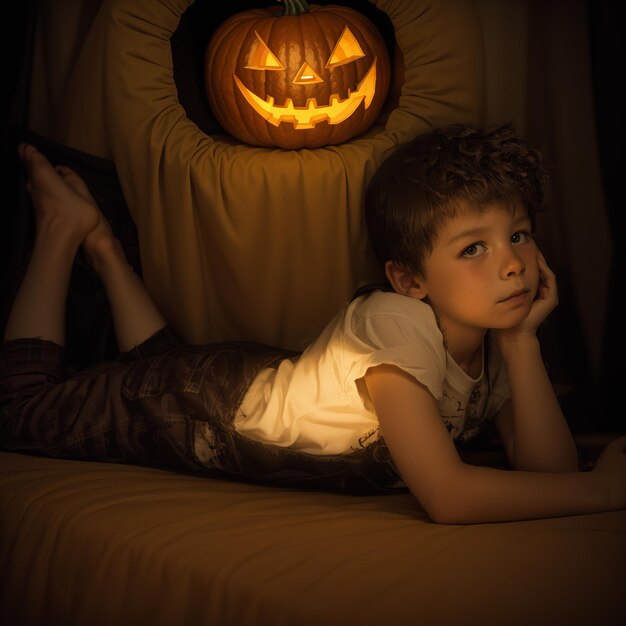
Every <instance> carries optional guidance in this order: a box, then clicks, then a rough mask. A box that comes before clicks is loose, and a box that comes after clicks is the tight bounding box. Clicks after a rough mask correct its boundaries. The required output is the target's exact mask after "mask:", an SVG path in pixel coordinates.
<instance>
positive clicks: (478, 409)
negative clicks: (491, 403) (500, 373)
mask: <svg viewBox="0 0 626 626" xmlns="http://www.w3.org/2000/svg"><path fill="white" fill-rule="evenodd" d="M488 387H489V385H488V381H487V377H486V376H483V378H482V379H481V381H480V382H479V383H478V384H477V385H476V386H475V387H474V389H473V390H472V393H471V394H470V397H469V398H468V401H467V405H466V406H465V407H464V406H463V404H462V403H461V401H460V400H459V399H458V398H455V397H453V396H451V395H450V394H449V393H448V391H447V390H445V389H444V392H443V396H442V398H441V400H440V401H439V403H438V404H439V411H440V413H441V417H442V418H443V421H444V424H445V425H446V428H447V429H448V432H449V433H450V435H451V436H452V439H453V440H454V442H455V443H457V444H458V443H465V442H466V441H469V440H470V439H473V438H474V437H475V436H476V435H477V434H478V432H479V431H480V429H481V424H482V421H483V418H484V414H485V408H486V405H487V395H488Z"/></svg>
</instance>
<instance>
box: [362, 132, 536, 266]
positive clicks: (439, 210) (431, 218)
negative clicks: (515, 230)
mask: <svg viewBox="0 0 626 626" xmlns="http://www.w3.org/2000/svg"><path fill="white" fill-rule="evenodd" d="M547 180H548V176H547V171H546V168H545V166H544V163H543V158H542V155H541V153H540V152H539V151H537V150H534V149H532V148H530V147H529V146H528V144H527V142H526V141H525V140H524V139H522V138H521V137H519V136H518V135H516V134H515V132H514V130H513V126H512V124H510V123H507V124H502V125H497V126H492V127H487V128H480V127H476V126H470V125H462V124H453V125H450V126H445V127H441V128H437V129H435V130H433V131H431V132H429V133H426V134H423V135H419V136H417V137H416V138H415V139H413V140H412V141H410V142H407V143H405V144H403V145H401V146H400V147H398V148H396V149H395V150H394V151H393V152H392V153H391V154H390V156H388V157H387V158H386V159H385V160H384V161H383V162H382V164H381V165H380V167H379V168H378V170H377V171H376V173H375V174H374V176H373V178H372V180H371V181H370V184H369V185H368V188H367V190H366V194H365V220H366V224H367V230H368V235H369V239H370V243H371V245H372V248H373V250H374V253H375V255H376V257H377V259H378V261H379V262H380V263H381V265H382V266H383V267H384V264H385V263H386V262H387V261H389V260H391V261H393V262H395V263H396V264H398V265H399V266H400V267H403V268H405V269H407V270H409V271H411V272H415V273H418V274H423V271H422V270H423V267H422V266H423V260H424V258H425V255H426V254H429V253H430V252H432V249H433V245H434V243H435V241H436V237H437V235H438V232H439V229H440V227H441V225H442V224H443V222H444V221H445V220H447V219H449V218H450V217H454V216H455V215H456V214H457V213H458V212H459V211H461V210H467V209H468V208H470V209H472V210H483V209H484V208H485V207H486V206H487V205H489V204H490V203H492V202H505V203H507V204H508V205H509V206H511V207H512V208H513V207H515V206H519V204H520V203H521V205H522V206H523V207H524V208H525V209H526V210H527V212H528V215H529V217H530V220H531V224H532V227H533V230H534V228H535V216H536V213H537V212H539V211H541V210H543V194H544V186H545V184H546V182H547Z"/></svg>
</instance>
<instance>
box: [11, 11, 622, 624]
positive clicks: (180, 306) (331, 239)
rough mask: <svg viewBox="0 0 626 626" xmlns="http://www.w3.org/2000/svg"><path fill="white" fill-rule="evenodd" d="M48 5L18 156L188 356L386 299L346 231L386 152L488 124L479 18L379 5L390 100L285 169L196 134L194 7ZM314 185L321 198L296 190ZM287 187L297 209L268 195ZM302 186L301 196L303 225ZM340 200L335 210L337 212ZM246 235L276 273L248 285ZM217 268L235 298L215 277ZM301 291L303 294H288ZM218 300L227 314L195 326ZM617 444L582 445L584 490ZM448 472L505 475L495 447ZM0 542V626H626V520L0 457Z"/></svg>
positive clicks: (362, 249)
mask: <svg viewBox="0 0 626 626" xmlns="http://www.w3.org/2000/svg"><path fill="white" fill-rule="evenodd" d="M54 4H55V3H54V2H42V3H40V5H41V6H40V7H39V11H40V22H39V25H38V31H37V34H36V36H35V51H36V54H35V58H34V65H33V68H34V69H33V76H32V86H31V89H32V93H31V98H32V100H33V102H35V103H36V104H35V105H33V108H32V110H31V117H30V123H29V124H28V125H27V128H22V129H21V130H20V132H21V136H22V137H26V138H31V139H32V140H33V141H35V142H38V144H39V145H40V146H41V147H42V149H44V151H46V153H47V154H48V155H49V156H50V157H51V158H53V160H57V161H64V162H69V163H70V164H71V165H72V166H73V167H75V168H76V169H78V171H79V173H81V174H82V175H83V176H84V177H85V178H86V180H87V181H88V182H89V183H90V186H91V187H92V191H94V193H95V195H96V197H97V198H98V200H99V202H100V204H101V207H102V208H103V210H104V211H105V213H107V215H108V216H109V217H110V218H114V219H113V221H114V226H115V228H116V229H117V230H118V234H119V235H120V237H121V239H122V240H123V242H124V246H125V248H126V250H127V252H128V253H129V258H130V259H131V262H132V263H133V265H134V266H135V268H136V270H137V271H138V272H140V273H142V275H143V277H144V279H145V280H146V283H147V284H148V286H149V288H150V290H151V291H152V293H153V295H154V296H155V299H156V300H157V302H158V304H159V305H160V307H161V308H162V309H163V310H164V312H165V315H166V317H167V319H168V321H169V322H170V323H171V324H172V326H173V327H175V328H176V329H177V330H178V332H179V333H180V334H181V336H183V338H185V339H186V340H187V341H190V342H205V341H213V340H226V339H231V338H234V337H236V338H239V339H254V340H259V341H264V342H268V343H273V344H280V345H282V346H284V347H287V348H298V347H300V346H301V345H302V344H303V343H305V342H306V340H307V339H308V338H309V337H310V336H312V335H313V334H314V333H315V332H316V331H317V330H318V329H319V327H320V326H321V325H323V323H325V321H326V320H327V318H328V316H329V315H330V314H331V313H332V312H334V311H335V309H336V308H337V305H339V304H341V303H343V302H344V301H345V299H346V298H347V297H349V295H350V293H351V291H352V289H353V288H354V287H355V285H357V284H358V283H360V282H363V281H368V280H374V279H376V278H377V270H376V269H375V265H374V264H373V261H372V258H371V255H370V252H369V251H368V249H367V246H366V243H365V237H364V230H363V226H362V224H361V222H360V220H359V219H358V215H359V213H358V212H359V210H360V200H361V195H360V194H361V192H362V188H363V185H364V184H365V182H366V180H367V177H368V176H369V175H371V172H372V171H373V169H374V168H375V166H376V163H377V162H378V160H379V158H380V156H381V154H382V153H383V152H384V150H385V149H387V148H389V147H393V146H394V145H397V143H399V142H401V141H403V140H405V139H407V138H409V137H411V136H412V135H413V134H415V133H416V132H419V131H420V130H422V129H424V128H427V127H429V126H431V125H436V124H440V123H446V122H449V121H467V122H480V121H483V120H484V102H483V99H482V93H483V87H484V72H483V63H484V59H483V56H482V55H483V51H482V43H481V32H480V24H479V20H478V16H477V14H476V11H475V8H474V7H473V5H472V3H469V2H460V1H459V2H452V1H449V0H448V1H426V0H420V1H419V2H415V1H412V0H411V1H409V0H377V1H376V2H373V3H372V4H373V6H374V7H375V8H376V10H378V11H380V12H381V14H384V15H386V16H387V18H388V19H389V23H390V24H391V27H392V32H393V33H394V35H395V38H396V41H395V43H396V44H397V46H398V49H397V50H396V57H395V59H396V61H398V59H400V58H401V59H402V63H401V64H398V65H397V66H396V81H399V82H398V83H397V85H398V88H399V91H398V92H397V94H396V95H397V101H395V102H394V103H393V106H391V107H390V108H389V109H388V110H387V111H386V112H385V114H384V116H383V117H381V119H380V120H379V121H378V122H377V124H375V126H374V127H373V128H372V129H371V130H370V131H369V132H368V133H367V134H366V135H365V136H362V137H359V138H357V139H355V140H354V141H350V142H348V143H346V144H344V145H341V146H336V147H330V148H325V149H322V150H319V151H297V152H291V151H287V152H285V151H278V150H271V149H267V148H251V147H248V146H242V145H240V144H238V143H237V142H235V141H233V140H232V139H231V138H228V137H224V136H223V134H222V133H221V129H220V128H219V127H217V126H214V125H213V121H212V120H211V119H210V118H209V117H207V116H206V112H205V110H204V109H203V104H202V103H201V98H200V96H199V94H200V92H199V90H198V86H197V85H196V84H195V83H194V79H193V76H187V78H185V75H184V63H183V64H181V58H184V55H186V54H191V53H193V50H191V48H192V47H193V46H192V45H191V44H190V40H187V39H186V38H185V37H184V33H185V32H189V31H184V28H190V20H191V19H193V18H197V17H198V16H199V15H201V14H200V13H196V14H195V15H194V14H193V13H192V11H193V10H194V7H193V6H192V5H193V3H192V2H191V1H190V0H168V1H165V0H163V1H161V2H155V1H154V0H104V1H103V2H100V1H99V0H96V1H95V2H94V1H92V2H80V1H79V0H76V1H74V2H72V3H68V4H67V6H66V7H65V10H64V12H60V11H59V10H58V8H57V9H55V6H54ZM61 13H62V14H61ZM61 25H62V26H63V28H65V29H66V30H63V28H62V27H61ZM46 28H47V30H46ZM68 32H69V35H68ZM46 46H47V47H46ZM37 50H38V52H37ZM398 50H399V51H400V52H398ZM181 55H182V56H181ZM46 63H47V64H48V67H49V68H54V69H51V72H52V74H51V73H50V72H46V67H47V66H46ZM175 74H176V81H175V80H174V78H175ZM191 74H193V72H191ZM51 76H53V78H54V80H52V79H51V78H50V77H51ZM46 80H48V81H49V84H48V85H47V86H46V85H45V83H46ZM185 81H186V82H185ZM185 85H186V86H185ZM87 96H88V98H89V103H90V106H88V107H87V106H85V101H86V100H85V98H86V97H87ZM191 118H193V120H192V119H191ZM216 164H218V165H216ZM311 169H315V170H316V171H317V172H318V173H317V178H315V177H314V178H313V179H312V180H310V181H309V180H305V179H304V177H303V172H304V171H305V170H307V171H308V170H311ZM233 170H236V171H255V172H257V175H256V177H255V175H252V178H250V179H248V181H249V185H248V188H249V189H248V188H247V189H242V188H241V187H242V186H241V184H239V185H237V184H236V182H237V180H238V179H230V178H228V177H227V176H228V175H229V174H228V172H232V171H233ZM276 171H280V172H282V174H285V177H284V178H282V179H280V180H278V181H277V179H276V178H273V177H275V172H276ZM164 174H165V175H164ZM284 180H291V181H296V182H294V183H293V185H294V187H288V186H287V188H286V191H285V186H284V183H283V186H282V189H281V193H278V192H276V191H275V188H276V186H277V185H278V184H279V182H281V181H284ZM320 180H324V181H330V183H329V185H330V186H331V188H332V194H331V195H330V196H326V195H324V194H325V193H326V192H325V191H324V188H322V187H323V186H320V184H319V181H320ZM268 181H269V182H268ZM296 188H297V189H299V190H300V191H299V193H303V195H304V197H307V198H309V199H310V198H313V200H310V201H308V202H302V201H301V202H300V203H299V205H298V206H299V212H296V211H294V210H293V197H290V190H291V193H292V194H293V193H295V192H293V189H296ZM337 189H339V190H340V193H339V195H340V197H341V198H342V200H341V202H339V203H336V202H335V203H331V202H330V201H329V198H330V197H335V196H337ZM303 190H304V191H303ZM248 192H249V193H250V194H251V195H250V196H248V195H246V194H247V193H248ZM329 193H330V192H329ZM252 200H254V203H256V205H258V206H259V207H262V209H259V210H260V211H261V210H262V213H261V214H260V215H256V216H251V215H250V211H249V208H248V207H249V206H250V204H251V202H252ZM168 206H175V207H176V211H175V212H173V211H171V210H170V211H169V212H168V210H167V207H168ZM202 207H205V208H202ZM207 207H209V208H207ZM303 223H306V224H307V225H309V227H308V228H306V229H305V228H302V224H303ZM260 224H262V225H263V229H262V233H263V237H264V241H263V242H262V244H263V246H264V247H263V250H264V254H265V258H266V261H267V262H266V264H264V265H262V266H259V265H258V263H257V266H255V259H258V255H259V253H260V250H261V248H258V246H259V245H260V244H259V242H258V235H259V225H260ZM229 232H231V233H232V232H235V233H237V236H236V237H230V238H229V237H228V236H225V234H224V233H229ZM268 242H269V245H268ZM329 251H331V252H330V253H329ZM344 251H345V252H344ZM329 257H330V258H329ZM285 258H295V259H297V261H294V263H293V264H292V265H290V266H285V264H284V263H281V261H284V259H285ZM216 260H217V261H219V262H220V263H221V267H222V268H224V267H225V268H227V272H228V276H229V279H230V282H231V284H235V285H237V287H238V288H237V289H231V290H228V289H226V290H224V289H225V286H224V283H223V282H220V281H219V280H217V278H216V276H215V274H212V273H211V271H210V269H211V267H212V266H213V265H214V264H215V263H216V262H217V261H216ZM253 269H254V270H255V271H256V274H255V278H254V280H250V273H251V271H252V270H253ZM312 270H314V271H312ZM303 272H304V273H306V272H308V273H309V276H310V281H309V283H308V285H307V289H306V291H303V290H301V285H300V283H299V282H298V281H297V280H295V277H297V276H299V275H301V274H302V273H303ZM72 281H73V282H72V288H71V291H70V299H69V313H70V315H71V316H72V320H73V322H72V323H71V324H70V327H69V329H68V331H69V335H68V337H69V339H68V340H69V342H70V345H69V347H70V348H71V350H70V352H71V354H72V355H73V357H74V362H75V365H76V367H80V365H81V364H85V363H89V362H91V361H93V360H97V359H106V358H109V357H111V356H112V354H113V353H114V351H115V344H114V336H113V329H112V326H111V322H110V316H108V314H107V311H106V307H105V304H104V303H102V298H101V296H102V293H101V291H100V287H99V285H98V284H97V283H96V282H94V281H93V277H92V276H90V274H89V271H88V269H86V268H85V267H81V266H80V264H79V267H77V268H76V269H75V274H74V275H73V277H72ZM198 285H201V287H202V288H200V289H198V288H197V286H198ZM320 295H322V296H323V297H320ZM218 296H219V298H218ZM250 299H253V300H255V301H258V302H259V303H260V304H259V307H257V308H256V309H255V310H254V311H250V308H249V307H247V306H244V305H245V304H246V303H247V302H249V301H250ZM212 300H219V302H220V305H219V306H216V307H213V308H212V309H211V311H212V312H211V314H210V315H208V314H205V311H206V310H207V309H208V307H207V303H208V302H210V301H212ZM94 302H96V303H98V304H97V306H96V305H94ZM174 304H176V306H174ZM85 307H94V308H93V309H92V310H93V315H88V316H85V314H84V312H85V310H87V309H86V308H85ZM85 317H89V320H86V319H85ZM613 436H616V435H612V434H611V433H598V434H588V435H578V436H577V439H576V440H577V444H578V447H579V452H580V455H581V460H582V461H583V466H584V468H585V469H587V470H588V469H590V468H591V466H592V464H593V461H594V459H595V458H596V457H597V455H598V454H599V452H600V450H601V449H602V447H603V446H604V445H605V444H606V442H607V441H608V440H610V439H611V438H612V437H613ZM462 455H463V456H464V458H465V459H466V460H467V462H470V463H481V464H487V465H491V466H493V467H499V468H502V469H507V467H508V466H507V462H506V459H505V457H504V454H503V451H502V449H501V447H500V446H499V443H498V441H497V439H496V435H495V433H494V432H492V431H489V430H487V431H485V432H483V433H482V434H481V435H480V436H479V437H478V438H477V439H476V440H474V441H473V442H472V443H471V444H469V445H468V446H467V447H466V448H465V449H464V450H462ZM0 532H1V533H2V535H1V537H0V571H1V572H2V577H3V580H2V585H1V587H0V621H2V623H3V624H6V625H7V626H21V625H24V626H26V625H28V626H56V625H59V626H82V625H86V624H89V625H90V626H98V625H100V624H101V625H103V626H104V625H107V626H108V625H110V624H118V623H120V624H129V625H143V624H145V625H150V626H172V625H176V626H179V625H180V626H182V625H186V624H189V625H191V624H193V625H194V626H209V625H211V626H214V625H219V626H228V625H232V626H235V625H236V626H246V625H266V624H274V625H276V626H279V625H280V624H285V625H289V626H291V625H293V624H298V625H299V626H307V625H309V624H311V625H313V624H315V625H317V624H320V623H321V624H324V625H326V626H339V625H345V624H360V625H362V626H368V625H370V624H371V625H374V624H377V625H378V624H381V623H387V624H394V625H399V626H401V625H405V624H406V625H422V624H423V625H428V626H452V625H457V624H462V625H464V626H474V625H476V626H501V625H504V624H506V625H507V626H517V625H520V626H522V625H523V626H527V625H528V624H535V625H537V626H541V625H546V626H557V625H559V626H560V625H562V624H567V625H568V626H570V625H571V626H577V625H580V626H583V625H585V626H588V625H590V624H594V625H595V624H597V625H598V626H618V625H620V626H621V624H623V623H626V602H625V601H624V592H625V591H626V589H625V581H626V511H614V512H607V513H599V514H594V515H578V516H569V517H559V518H548V519H541V520H532V521H520V522H512V523H492V524H473V525H438V524H434V523H433V522H432V521H431V520H430V519H429V518H428V516H427V515H426V514H425V512H424V511H423V509H421V507H420V506H419V504H418V503H417V502H416V501H415V499H414V498H413V497H412V496H411V495H410V494H409V493H408V492H406V491H404V492H402V491H401V492H399V493H396V494H389V495H378V494H376V495H369V494H361V495H354V494H350V493H345V492H341V491H339V490H337V491H334V490H325V491H321V490H310V489H309V490H307V489H292V488H286V487H276V486H265V485H260V484H251V483H245V482H234V481H229V480H218V479H212V478H206V477H197V476H190V475H183V474H178V473H172V472H169V471H166V470H159V469H154V468H146V467H136V466H129V465H123V464H117V463H106V464H105V463H98V462H83V461H76V460H70V459H54V458H42V457H36V456H28V455H23V454H15V453H8V452H1V453H0Z"/></svg>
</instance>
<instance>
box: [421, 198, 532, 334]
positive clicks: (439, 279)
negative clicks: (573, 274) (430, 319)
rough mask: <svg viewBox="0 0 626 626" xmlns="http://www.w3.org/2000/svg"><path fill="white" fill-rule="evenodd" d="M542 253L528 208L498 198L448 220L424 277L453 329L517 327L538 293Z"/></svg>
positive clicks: (434, 303)
mask: <svg viewBox="0 0 626 626" xmlns="http://www.w3.org/2000/svg"><path fill="white" fill-rule="evenodd" d="M537 253H538V250H537V246H536V245H535V242H534V240H533V239H532V236H531V222H530V219H529V218H528V215H527V213H526V211H525V209H523V208H521V207H519V208H516V209H515V211H512V210H511V209H510V208H509V207H508V206H506V205H504V204H503V203H493V204H491V205H489V206H488V207H487V208H486V209H485V210H484V211H469V210H468V211H463V212H461V213H460V214H458V215H457V216H456V217H453V218H451V219H450V220H448V221H447V222H446V223H444V224H443V226H442V228H441V230H440V232H439V236H438V238H437V240H436V242H435V245H434V248H433V251H432V253H431V254H430V256H428V257H427V258H426V259H425V260H424V277H423V278H422V279H421V281H420V282H421V284H422V287H423V288H424V289H425V291H426V299H427V301H428V302H429V304H430V305H431V306H432V308H433V309H434V311H435V313H436V314H437V315H438V317H439V320H440V323H441V325H442V327H445V328H446V329H447V331H448V332H455V333H463V332H464V331H472V330H481V331H482V330H485V329H488V328H512V327H513V326H516V325H517V324H519V323H520V322H521V321H522V320H523V319H524V318H525V317H526V316H527V315H528V312H529V311H530V307H531V304H532V302H533V300H534V298H535V294H536V293H537V287H538V283H539V270H538V266H537Z"/></svg>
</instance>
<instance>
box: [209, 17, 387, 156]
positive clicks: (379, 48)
mask: <svg viewBox="0 0 626 626" xmlns="http://www.w3.org/2000/svg"><path fill="white" fill-rule="evenodd" d="M307 8H309V9H310V10H309V11H307V12H305V13H302V14H300V15H276V7H271V8H267V9H252V10H248V11H243V12H241V13H237V14H235V15H233V16H231V17H230V18H228V19H227V20H226V21H225V22H223V23H222V24H221V25H220V26H219V27H218V29H217V30H216V31H215V33H214V34H213V36H212V37H211V39H210V41H209V43H208V45H207V49H206V56H205V87H206V92H207V96H208V99H209V103H210V105H211V108H212V111H213V114H214V115H215V117H216V119H217V120H218V121H219V122H220V124H221V125H222V127H223V128H224V129H225V130H226V131H227V132H228V133H230V134H231V135H233V136H234V137H236V138H237V139H239V140H240V141H242V142H244V143H248V144H252V145H257V146H278V147H281V148H289V149H294V148H316V147H319V146H324V145H332V144H338V143H342V142H344V141H347V140H348V139H351V138H352V137H355V136H356V135H359V134H361V133H363V132H364V131H366V130H367V129H368V128H369V127H370V126H371V125H372V124H373V122H374V121H375V120H376V118H377V117H378V115H379V114H380V111H381V109H382V107H383V105H384V103H385V98H386V96H387V91H388V88H389V78H390V67H389V66H390V63H389V55H388V53H387V48H386V46H385V42H384V40H383V38H382V36H381V35H380V33H379V32H378V30H377V29H376V28H375V26H374V25H373V24H372V23H371V22H370V21H369V20H368V19H367V18H366V17H365V16H363V15H362V14H361V13H359V12H357V11H355V10H354V9H350V8H348V7H343V6H336V5H327V6H317V5H311V6H310V7H307Z"/></svg>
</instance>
